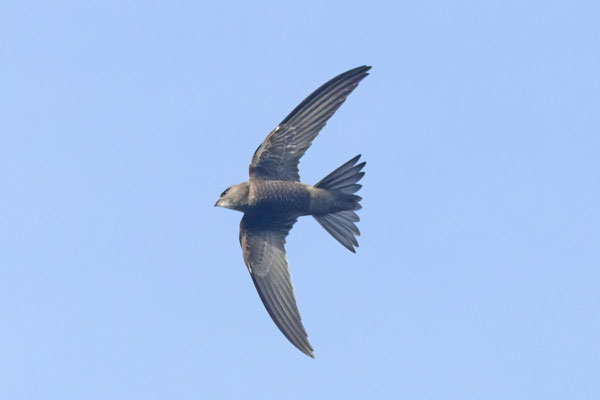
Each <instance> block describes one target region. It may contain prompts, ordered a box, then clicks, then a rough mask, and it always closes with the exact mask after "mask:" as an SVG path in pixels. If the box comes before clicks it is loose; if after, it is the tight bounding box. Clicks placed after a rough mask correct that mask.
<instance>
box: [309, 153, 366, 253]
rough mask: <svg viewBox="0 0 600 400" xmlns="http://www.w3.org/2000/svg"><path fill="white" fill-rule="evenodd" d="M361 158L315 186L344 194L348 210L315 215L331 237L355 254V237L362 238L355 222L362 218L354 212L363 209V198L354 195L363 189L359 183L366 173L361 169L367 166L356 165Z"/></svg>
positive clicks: (346, 164)
mask: <svg viewBox="0 0 600 400" xmlns="http://www.w3.org/2000/svg"><path fill="white" fill-rule="evenodd" d="M359 158H360V154H359V155H357V156H356V157H354V158H353V159H352V160H350V161H348V162H347V163H345V164H344V165H342V166H341V167H339V168H338V169H336V170H335V171H333V172H332V173H330V174H329V175H327V176H326V177H325V178H323V179H322V180H321V181H320V182H319V183H317V184H316V185H315V187H317V188H321V189H328V190H335V191H338V192H340V193H342V194H344V195H345V196H346V198H347V200H348V209H347V210H343V211H338V212H336V213H332V214H323V215H313V217H314V218H315V219H316V220H317V222H318V223H319V224H321V226H322V227H323V228H325V230H326V231H327V232H329V234H330V235H331V236H333V237H334V238H335V239H336V240H337V241H338V242H340V243H341V244H342V245H343V246H344V247H345V248H347V249H348V250H350V251H351V252H353V253H356V250H355V249H354V246H356V247H358V241H357V240H356V238H355V236H360V231H359V230H358V228H357V227H356V224H355V222H358V221H360V218H359V217H358V215H357V214H356V213H355V212H354V211H356V210H360V209H361V208H362V206H361V205H360V201H361V200H362V199H361V197H360V196H357V195H355V194H354V193H356V192H358V190H359V189H360V188H361V187H362V185H359V184H358V183H357V182H358V181H360V180H361V179H362V177H363V176H364V175H365V173H364V172H361V169H362V168H363V167H364V166H365V164H366V162H364V161H363V162H361V163H360V164H358V165H356V163H357V162H358V160H359Z"/></svg>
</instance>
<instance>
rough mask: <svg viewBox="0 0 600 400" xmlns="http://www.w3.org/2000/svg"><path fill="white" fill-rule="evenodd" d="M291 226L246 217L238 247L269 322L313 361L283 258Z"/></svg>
mask: <svg viewBox="0 0 600 400" xmlns="http://www.w3.org/2000/svg"><path fill="white" fill-rule="evenodd" d="M295 222H296V218H288V219H282V220H271V219H267V218H265V217H264V216H262V215H258V214H250V213H246V214H244V217H243V218H242V222H241V223H240V245H241V246H242V254H243V255H244V261H245V262H246V266H247V267H248V271H250V276H251V277H252V280H253V281H254V286H255V287H256V290H257V291H258V295H259V296H260V299H261V300H262V302H263V304H264V305H265V308H266V309H267V311H268V313H269V315H270V316H271V318H272V319H273V322H275V325H277V327H278V328H279V330H280V331H281V332H282V333H283V334H284V335H285V337H286V338H287V339H288V340H289V341H290V342H291V343H292V344H293V345H294V346H296V347H297V348H298V349H299V350H300V351H302V352H303V353H305V354H306V355H308V356H310V357H313V358H314V355H313V349H312V347H311V345H310V343H309V342H308V339H307V336H308V335H307V334H306V331H305V330H304V327H303V326H302V321H301V319H300V312H299V311H298V307H297V306H296V299H295V298H294V291H293V288H292V282H291V279H290V272H289V270H288V263H287V259H286V257H285V248H284V245H285V238H286V236H287V235H288V233H289V231H290V229H292V226H293V225H294V223H295Z"/></svg>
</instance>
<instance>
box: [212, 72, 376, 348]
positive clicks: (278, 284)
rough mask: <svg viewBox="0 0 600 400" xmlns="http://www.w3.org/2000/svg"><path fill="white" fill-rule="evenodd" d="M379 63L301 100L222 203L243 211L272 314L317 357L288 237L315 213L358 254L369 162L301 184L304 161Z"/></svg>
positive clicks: (247, 249)
mask: <svg viewBox="0 0 600 400" xmlns="http://www.w3.org/2000/svg"><path fill="white" fill-rule="evenodd" d="M370 68H371V67H368V66H362V67H358V68H355V69H352V70H350V71H347V72H344V73H343V74H341V75H339V76H337V77H335V78H333V79H332V80H330V81H329V82H327V83H325V84H324V85H323V86H321V87H320V88H319V89H317V90H316V91H315V92H313V93H312V94H311V95H310V96H308V97H307V98H306V99H305V100H304V101H303V102H302V103H300V104H299V105H298V106H297V107H296V108H295V109H294V110H293V111H292V112H291V113H290V114H289V115H288V116H287V117H286V118H285V119H284V120H283V121H282V122H281V123H280V124H279V125H278V126H277V127H276V128H275V129H274V130H273V131H272V132H271V133H269V135H268V136H267V138H266V139H265V140H264V142H263V143H262V144H261V145H260V146H259V147H258V149H256V152H255V153H254V156H253V157H252V161H251V162H250V168H249V180H248V182H243V183H239V184H237V185H233V186H231V187H229V188H228V189H227V190H225V191H224V192H223V193H222V194H221V197H220V198H219V200H218V201H217V203H216V204H215V205H216V206H220V207H226V208H231V209H234V210H238V211H242V212H243V213H244V216H243V218H242V221H241V222H240V235H239V236H240V245H241V247H242V254H243V256H244V261H245V263H246V266H247V267H248V271H249V272H250V276H251V277H252V281H253V282H254V285H255V286H256V290H257V291H258V294H259V296H260V298H261V300H262V302H263V304H264V305H265V308H266V309H267V311H268V313H269V315H270V316H271V318H272V319H273V321H274V322H275V324H276V325H277V327H278V328H279V329H280V330H281V332H282V333H283V334H284V335H285V337H286V338H287V339H288V340H289V341H290V342H291V343H292V344H293V345H294V346H296V347H297V348H298V349H300V351H302V352H303V353H305V354H307V355H308V356H310V357H314V355H313V349H312V347H311V345H310V343H309V342H308V339H307V334H306V331H305V330H304V327H303V326H302V321H301V318H300V313H299V311H298V307H297V306H296V300H295V298H294V292H293V289H292V283H291V279H290V273H289V270H288V265H287V259H286V256H285V247H284V245H285V238H286V237H287V235H288V233H289V231H290V230H291V229H292V227H293V225H294V223H295V222H296V220H297V219H298V217H300V216H303V215H312V216H313V217H314V218H315V219H316V220H317V222H319V224H321V226H323V228H325V230H327V232H329V233H330V234H331V235H332V236H333V237H334V238H335V239H336V240H337V241H339V242H340V243H341V244H342V245H343V246H344V247H346V248H347V249H349V250H350V251H352V252H355V249H354V247H358V242H357V241H356V237H355V236H358V235H360V232H359V230H358V228H357V227H356V225H355V222H358V221H359V218H358V215H356V213H355V211H356V210H359V209H360V208H361V206H360V204H359V202H360V200H361V198H360V197H359V196H357V195H355V194H354V193H356V192H357V191H358V190H359V189H360V188H361V185H360V184H358V181H360V179H361V178H362V177H363V176H364V172H361V170H362V168H363V167H364V166H365V164H366V163H365V162H362V163H360V164H357V162H358V160H359V158H360V156H356V157H354V158H353V159H352V160H350V161H348V162H347V163H345V164H344V165H342V166H341V167H339V168H338V169H336V170H335V171H333V172H332V173H331V174H329V175H328V176H327V177H325V178H324V179H322V180H321V181H320V182H319V183H317V184H316V185H314V186H313V185H306V184H304V183H301V182H300V176H299V174H298V163H299V161H300V158H301V157H302V155H303V154H304V153H305V152H306V150H307V149H308V148H309V147H310V145H311V143H312V141H313V139H314V138H315V137H316V136H317V135H318V133H319V132H320V130H321V129H322V128H323V127H324V126H325V124H326V123H327V120H328V119H329V118H330V117H331V116H332V115H333V114H334V113H335V111H336V110H337V109H338V108H339V107H340V106H341V105H342V103H343V102H344V101H345V100H346V98H347V97H348V95H349V94H350V93H351V92H352V91H353V90H354V89H355V88H356V86H357V85H358V83H359V82H360V81H361V80H362V79H363V78H364V77H366V76H367V75H368V72H367V71H369V69H370Z"/></svg>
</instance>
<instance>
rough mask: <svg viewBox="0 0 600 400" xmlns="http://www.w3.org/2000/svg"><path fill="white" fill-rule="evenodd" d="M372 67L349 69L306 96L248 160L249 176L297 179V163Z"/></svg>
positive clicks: (298, 177)
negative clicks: (249, 160)
mask: <svg viewBox="0 0 600 400" xmlns="http://www.w3.org/2000/svg"><path fill="white" fill-rule="evenodd" d="M370 69H371V67H369V66H366V65H363V66H362V67H358V68H354V69H351V70H350V71H347V72H344V73H343V74H341V75H338V76H336V77H335V78H333V79H332V80H330V81H329V82H327V83H326V84H324V85H323V86H321V87H320V88H318V89H317V90H315V91H314V92H313V93H312V94H311V95H310V96H308V97H307V98H306V99H304V101H303V102H302V103H300V104H299V105H298V107H296V108H295V109H294V110H293V111H292V112H291V113H290V114H289V115H288V116H287V117H285V119H284V120H283V121H281V123H280V124H279V125H278V126H277V127H276V128H275V129H274V130H273V131H272V132H271V133H269V135H268V136H267V138H266V139H265V141H264V142H263V143H262V144H261V145H260V146H259V147H258V149H256V152H254V156H253V157H252V161H251V162H250V178H251V179H252V178H254V179H272V180H284V181H299V180H300V176H299V175H298V163H299V162H300V157H302V155H304V152H306V150H307V149H308V148H309V147H310V145H311V143H312V141H313V139H314V138H315V137H316V136H317V135H318V134H319V131H320V130H321V129H323V127H324V126H325V124H326V123H327V120H328V119H329V118H330V117H331V116H332V115H333V114H334V113H335V112H336V110H337V109H338V108H340V106H341V105H342V103H343V102H344V101H345V100H346V97H348V96H349V95H350V93H352V91H353V90H354V88H356V86H358V83H359V82H360V81H361V80H362V79H363V78H364V77H366V76H367V75H369V74H368V73H367V71H368V70H370Z"/></svg>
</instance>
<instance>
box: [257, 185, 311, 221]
mask: <svg viewBox="0 0 600 400" xmlns="http://www.w3.org/2000/svg"><path fill="white" fill-rule="evenodd" d="M249 195H250V196H249V197H250V204H251V206H252V208H255V209H258V210H261V211H264V212H270V213H277V214H295V215H305V214H309V209H310V193H309V191H308V189H307V188H306V186H305V185H304V184H302V183H300V182H289V181H262V182H258V183H253V184H251V186H250V193H249Z"/></svg>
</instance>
